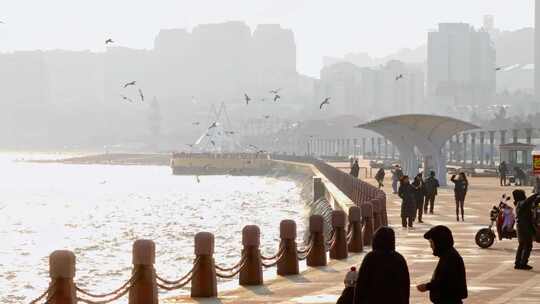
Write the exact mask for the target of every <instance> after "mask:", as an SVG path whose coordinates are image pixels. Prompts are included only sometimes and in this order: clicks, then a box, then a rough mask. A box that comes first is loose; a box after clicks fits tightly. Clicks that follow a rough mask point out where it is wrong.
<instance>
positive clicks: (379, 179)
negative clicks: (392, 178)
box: [375, 168, 385, 189]
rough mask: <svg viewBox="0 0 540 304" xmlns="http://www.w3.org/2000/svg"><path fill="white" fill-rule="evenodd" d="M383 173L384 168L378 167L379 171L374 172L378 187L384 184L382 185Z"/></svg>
mask: <svg viewBox="0 0 540 304" xmlns="http://www.w3.org/2000/svg"><path fill="white" fill-rule="evenodd" d="M384 175H385V173H384V168H380V169H379V171H377V174H375V180H376V181H377V183H378V184H379V189H381V188H382V187H384V185H383V181H384Z"/></svg>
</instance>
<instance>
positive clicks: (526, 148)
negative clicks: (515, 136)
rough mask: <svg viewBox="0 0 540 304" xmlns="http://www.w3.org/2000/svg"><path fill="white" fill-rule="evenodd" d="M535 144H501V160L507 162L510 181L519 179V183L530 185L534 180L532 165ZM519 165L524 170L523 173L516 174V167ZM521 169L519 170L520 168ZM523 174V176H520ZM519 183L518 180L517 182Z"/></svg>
mask: <svg viewBox="0 0 540 304" xmlns="http://www.w3.org/2000/svg"><path fill="white" fill-rule="evenodd" d="M534 148H535V145H531V144H524V143H510V144H502V145H499V153H500V155H499V157H500V158H499V159H500V162H503V161H504V162H506V165H507V168H508V171H509V172H508V173H509V174H508V176H509V177H510V183H512V182H513V181H516V180H518V181H519V184H520V185H521V184H525V185H530V183H531V182H532V181H533V179H532V178H530V177H531V176H532V171H533V170H532V166H533V153H532V152H533V150H534ZM516 167H518V168H520V169H521V170H523V171H522V173H521V175H519V174H518V175H517V176H516V173H515V172H516V170H515V168H516ZM518 171H519V170H518ZM520 176H521V177H520ZM516 183H517V182H516Z"/></svg>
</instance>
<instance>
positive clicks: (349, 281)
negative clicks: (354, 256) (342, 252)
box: [336, 267, 358, 304]
mask: <svg viewBox="0 0 540 304" xmlns="http://www.w3.org/2000/svg"><path fill="white" fill-rule="evenodd" d="M357 278H358V272H357V271H356V267H351V270H350V271H349V272H347V275H345V280H343V283H345V289H343V292H342V293H341V296H340V297H339V298H338V300H337V302H336V304H353V303H354V302H353V301H354V287H355V286H356V279H357Z"/></svg>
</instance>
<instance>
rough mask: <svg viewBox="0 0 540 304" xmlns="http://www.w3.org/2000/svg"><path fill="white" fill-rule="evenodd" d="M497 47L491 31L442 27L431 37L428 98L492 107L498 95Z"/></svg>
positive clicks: (462, 25)
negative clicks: (496, 94)
mask: <svg viewBox="0 0 540 304" xmlns="http://www.w3.org/2000/svg"><path fill="white" fill-rule="evenodd" d="M495 60H496V57H495V47H494V46H493V43H492V42H491V39H490V35H489V33H488V32H487V31H485V30H481V31H476V30H475V29H474V28H473V27H471V26H470V25H468V24H465V23H441V24H439V30H438V31H434V32H430V33H429V34H428V62H427V94H428V96H429V97H430V99H432V100H433V99H435V100H436V101H438V102H447V103H448V105H464V104H465V105H481V104H489V103H490V102H491V101H492V100H493V97H494V95H495V85H496V83H495V73H496V71H495V67H496V63H495Z"/></svg>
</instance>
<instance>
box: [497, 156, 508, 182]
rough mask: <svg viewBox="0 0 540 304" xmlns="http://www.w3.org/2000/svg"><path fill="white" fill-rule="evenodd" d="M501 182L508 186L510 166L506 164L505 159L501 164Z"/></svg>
mask: <svg viewBox="0 0 540 304" xmlns="http://www.w3.org/2000/svg"><path fill="white" fill-rule="evenodd" d="M498 169H499V183H500V184H501V186H506V173H508V167H507V166H506V162H505V161H504V160H503V161H502V162H501V163H500V164H499V168H498Z"/></svg>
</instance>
